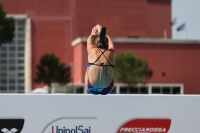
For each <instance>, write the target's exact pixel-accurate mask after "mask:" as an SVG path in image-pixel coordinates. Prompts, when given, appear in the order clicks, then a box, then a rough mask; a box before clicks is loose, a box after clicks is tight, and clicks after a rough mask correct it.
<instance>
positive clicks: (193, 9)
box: [172, 0, 200, 40]
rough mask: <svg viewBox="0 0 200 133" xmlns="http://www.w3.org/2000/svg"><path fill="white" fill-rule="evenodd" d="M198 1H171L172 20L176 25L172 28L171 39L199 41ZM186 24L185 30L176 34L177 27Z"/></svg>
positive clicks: (199, 1) (199, 19)
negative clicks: (174, 19)
mask: <svg viewBox="0 0 200 133" xmlns="http://www.w3.org/2000/svg"><path fill="white" fill-rule="evenodd" d="M199 13H200V0H172V18H176V24H175V25H174V26H173V28H172V38H173V39H181V40H182V39H184V40H185V39H187V40H200V14H199ZM183 23H186V26H185V29H184V30H182V31H179V32H177V30H176V29H177V27H178V26H179V25H181V24H183Z"/></svg>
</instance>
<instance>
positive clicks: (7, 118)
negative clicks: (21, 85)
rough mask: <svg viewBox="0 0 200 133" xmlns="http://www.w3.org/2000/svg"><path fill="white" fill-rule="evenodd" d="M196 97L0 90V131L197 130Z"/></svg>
mask: <svg viewBox="0 0 200 133" xmlns="http://www.w3.org/2000/svg"><path fill="white" fill-rule="evenodd" d="M199 113H200V96H193V95H187V96H186V95H182V96H180V95H177V96H174V95H106V96H96V95H91V94H89V95H84V94H80V95H64V94H61V95H59V94H49V95H25V94H22V95H10V94H8V95H7V94H6V95H0V133H198V132H199V124H200V115H199Z"/></svg>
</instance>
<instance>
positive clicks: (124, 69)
mask: <svg viewBox="0 0 200 133" xmlns="http://www.w3.org/2000/svg"><path fill="white" fill-rule="evenodd" d="M152 75H153V71H152V70H151V69H150V68H149V66H148V62H147V61H146V60H142V59H141V58H140V57H136V56H134V54H133V53H132V52H128V53H119V54H117V55H116V59H115V78H116V80H118V81H120V82H123V83H127V84H128V86H129V87H130V85H132V84H136V83H145V81H146V80H148V79H150V78H151V77H152Z"/></svg>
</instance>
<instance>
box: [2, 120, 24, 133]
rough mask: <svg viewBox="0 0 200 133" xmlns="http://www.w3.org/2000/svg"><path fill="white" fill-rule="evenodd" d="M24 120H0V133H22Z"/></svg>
mask: <svg viewBox="0 0 200 133" xmlns="http://www.w3.org/2000/svg"><path fill="white" fill-rule="evenodd" d="M23 126H24V119H0V133H21V131H22V128H23Z"/></svg>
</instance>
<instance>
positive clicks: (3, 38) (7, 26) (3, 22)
mask: <svg viewBox="0 0 200 133" xmlns="http://www.w3.org/2000/svg"><path fill="white" fill-rule="evenodd" d="M14 30H15V21H14V19H13V18H11V17H9V18H8V17H6V12H5V11H4V10H3V5H2V3H1V2H0V46H1V44H2V43H7V42H11V41H12V39H13V37H14Z"/></svg>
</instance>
